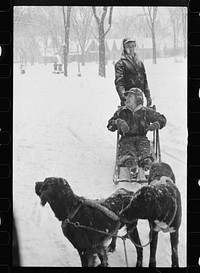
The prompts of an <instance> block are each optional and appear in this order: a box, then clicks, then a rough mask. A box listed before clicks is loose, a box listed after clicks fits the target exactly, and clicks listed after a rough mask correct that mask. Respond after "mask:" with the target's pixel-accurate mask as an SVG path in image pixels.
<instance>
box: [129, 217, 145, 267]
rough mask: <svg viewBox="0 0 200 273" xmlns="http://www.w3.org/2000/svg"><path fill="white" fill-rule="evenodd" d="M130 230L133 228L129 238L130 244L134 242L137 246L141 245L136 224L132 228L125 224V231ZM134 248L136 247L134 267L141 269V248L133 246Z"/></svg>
mask: <svg viewBox="0 0 200 273" xmlns="http://www.w3.org/2000/svg"><path fill="white" fill-rule="evenodd" d="M134 227H135V228H134ZM132 228H133V231H132V232H131V233H130V238H131V240H132V242H134V243H136V244H138V245H141V242H140V237H139V233H138V230H137V222H136V223H134V226H133V225H128V224H127V230H130V229H132ZM135 247H136V251H137V263H136V267H142V265H143V248H142V247H138V246H136V245H135Z"/></svg>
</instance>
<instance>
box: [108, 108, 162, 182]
mask: <svg viewBox="0 0 200 273" xmlns="http://www.w3.org/2000/svg"><path fill="white" fill-rule="evenodd" d="M150 108H152V109H153V110H156V107H155V105H153V106H152V107H150ZM119 142H120V134H119V131H117V144H116V160H115V168H114V174H113V182H114V184H118V183H119V182H136V183H139V184H142V183H147V182H148V173H149V171H145V170H144V169H142V168H141V167H140V168H138V171H137V173H136V174H135V173H134V174H133V173H132V172H131V169H130V168H128V167H126V166H124V165H123V166H122V165H121V163H120V160H119ZM150 156H151V157H152V159H153V162H154V163H155V162H161V151H160V139H159V131H158V130H156V131H153V132H152V140H150Z"/></svg>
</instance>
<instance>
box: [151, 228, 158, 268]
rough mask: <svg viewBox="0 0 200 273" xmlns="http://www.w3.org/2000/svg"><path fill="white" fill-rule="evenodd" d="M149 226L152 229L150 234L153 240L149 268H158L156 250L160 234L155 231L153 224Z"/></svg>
mask: <svg viewBox="0 0 200 273" xmlns="http://www.w3.org/2000/svg"><path fill="white" fill-rule="evenodd" d="M149 225H150V229H151V230H150V233H149V238H151V242H150V259H149V267H156V249H157V242H158V232H157V231H155V230H154V229H153V227H152V224H149Z"/></svg>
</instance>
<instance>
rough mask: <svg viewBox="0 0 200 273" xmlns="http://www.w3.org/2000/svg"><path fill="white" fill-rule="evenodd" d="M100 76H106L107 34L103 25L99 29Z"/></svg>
mask: <svg viewBox="0 0 200 273" xmlns="http://www.w3.org/2000/svg"><path fill="white" fill-rule="evenodd" d="M99 76H101V77H104V78H105V77H106V66H105V35H104V28H103V26H102V25H101V26H100V29H99Z"/></svg>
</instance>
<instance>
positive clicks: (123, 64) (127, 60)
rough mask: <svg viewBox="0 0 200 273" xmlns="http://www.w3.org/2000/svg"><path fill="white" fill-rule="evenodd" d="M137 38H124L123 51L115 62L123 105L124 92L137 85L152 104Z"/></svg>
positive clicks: (123, 103)
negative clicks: (136, 50)
mask: <svg viewBox="0 0 200 273" xmlns="http://www.w3.org/2000/svg"><path fill="white" fill-rule="evenodd" d="M135 49H136V40H134V39H130V38H125V39H123V52H122V55H121V58H120V60H119V61H118V62H117V63H116V64H115V86H116V90H117V93H118V95H119V97H120V100H121V106H124V105H125V100H126V99H125V97H124V93H125V91H127V90H130V88H132V87H137V88H139V89H140V90H142V92H143V93H144V96H145V97H146V101H147V104H146V106H147V107H149V106H151V104H152V99H151V94H150V89H149V86H148V82H147V76H146V71H145V67H144V64H143V62H142V61H141V60H139V58H138V55H137V54H136V52H135Z"/></svg>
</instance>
